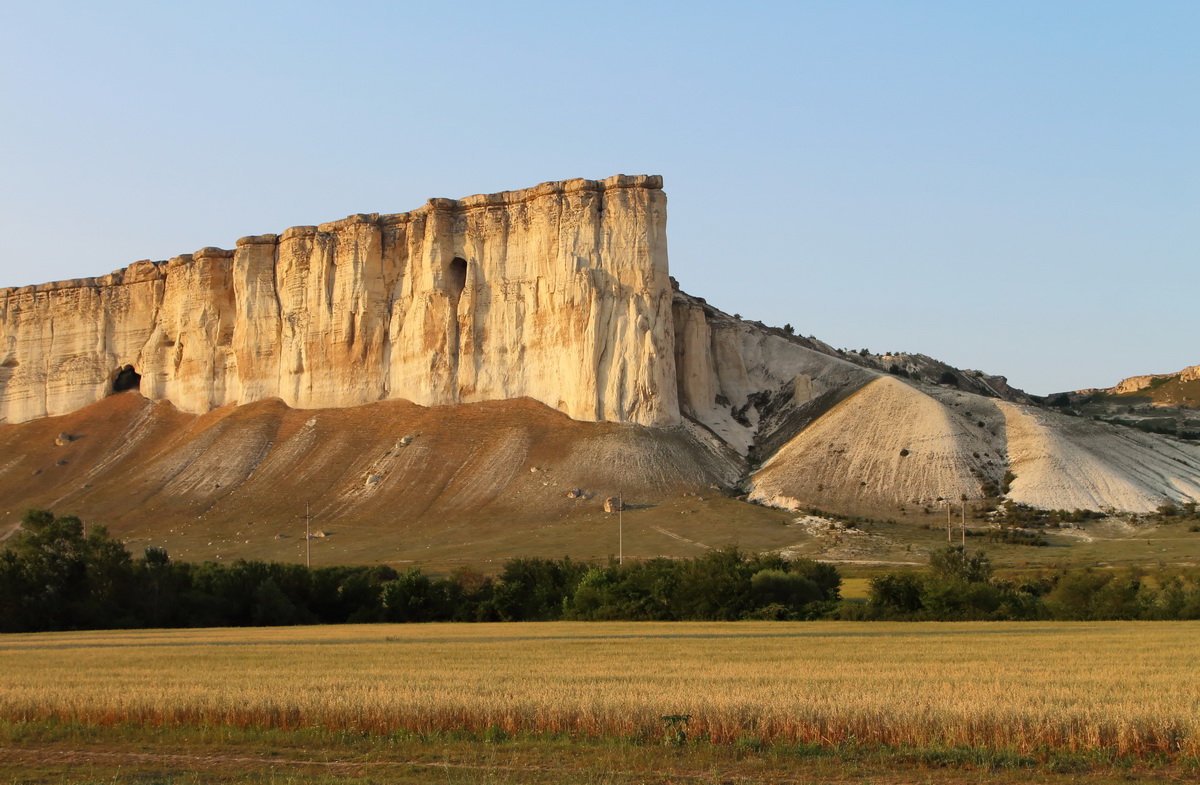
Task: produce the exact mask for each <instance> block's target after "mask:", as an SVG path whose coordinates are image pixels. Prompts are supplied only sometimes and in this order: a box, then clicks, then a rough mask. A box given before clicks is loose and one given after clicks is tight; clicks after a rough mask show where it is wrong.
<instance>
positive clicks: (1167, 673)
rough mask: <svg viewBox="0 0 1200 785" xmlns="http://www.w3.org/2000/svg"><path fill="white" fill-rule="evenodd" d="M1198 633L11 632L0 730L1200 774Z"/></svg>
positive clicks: (1197, 629) (1, 665)
mask: <svg viewBox="0 0 1200 785" xmlns="http://www.w3.org/2000/svg"><path fill="white" fill-rule="evenodd" d="M1198 634H1200V624H1194V623H1096V624H902V625H887V624H851V623H820V624H777V623H745V624H732V625H730V624H725V625H722V624H595V623H593V624H569V623H554V624H508V625H471V626H466V625H411V626H349V627H326V628H312V627H310V628H290V629H269V630H267V629H254V630H195V631H178V632H162V631H154V632H115V633H65V634H48V635H17V636H8V637H6V638H3V639H0V672H3V673H4V675H5V676H4V689H3V692H2V693H0V718H3V719H8V720H13V721H36V720H43V719H50V718H55V719H59V720H64V721H73V722H81V723H85V724H93V725H111V724H118V723H127V722H132V723H139V724H148V725H153V726H158V725H168V726H170V725H208V726H236V727H277V728H300V727H314V726H320V727H324V728H329V729H339V730H351V731H359V732H366V733H373V734H385V733H392V732H397V731H409V732H416V733H432V734H437V733H445V732H453V731H460V730H465V731H471V732H475V733H484V734H485V735H486V734H487V733H488V732H491V733H494V734H499V735H501V736H503V735H506V734H523V733H535V734H567V735H572V736H588V737H612V736H619V737H632V738H641V739H644V740H647V741H650V740H655V739H658V738H660V737H661V736H662V734H663V732H664V725H665V723H664V722H663V720H662V717H663V716H664V715H673V714H687V715H691V719H690V721H689V722H688V723H687V733H688V735H689V736H690V737H691V738H693V739H695V738H708V739H710V740H711V741H713V742H716V743H730V742H741V743H746V741H747V740H748V739H756V740H762V741H765V742H770V743H778V742H785V741H786V742H807V743H819V744H822V745H838V744H847V743H850V744H858V745H910V746H914V747H934V746H946V745H950V746H969V747H980V748H989V749H1010V750H1016V751H1022V752H1027V751H1036V750H1038V749H1042V748H1051V749H1055V750H1066V751H1076V752H1087V751H1099V750H1105V751H1111V752H1116V753H1119V754H1122V755H1133V756H1151V755H1160V754H1164V755H1167V756H1170V757H1177V756H1186V757H1195V756H1197V755H1200V677H1198V676H1197V671H1196V667H1195V666H1196V654H1195V641H1196V640H1197V638H1198Z"/></svg>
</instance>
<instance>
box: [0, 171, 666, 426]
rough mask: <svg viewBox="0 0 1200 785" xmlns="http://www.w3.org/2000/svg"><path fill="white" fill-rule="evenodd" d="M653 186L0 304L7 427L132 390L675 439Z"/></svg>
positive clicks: (203, 407)
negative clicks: (535, 422) (392, 405)
mask: <svg viewBox="0 0 1200 785" xmlns="http://www.w3.org/2000/svg"><path fill="white" fill-rule="evenodd" d="M661 186H662V182H661V178H658V177H654V176H636V177H626V176H622V175H618V176H616V177H610V178H608V179H607V180H603V181H593V180H568V181H564V182H555V183H544V184H542V185H539V186H537V187H535V188H530V189H526V190H522V191H508V192H503V193H499V194H491V195H481V196H472V197H468V198H466V199H459V200H453V199H432V200H430V201H429V203H428V204H427V205H425V206H424V207H422V208H420V209H418V210H414V211H412V212H409V213H402V214H398V215H377V214H371V215H355V216H351V217H349V218H346V219H344V220H341V221H335V222H332V223H328V224H322V225H320V226H301V227H293V228H291V229H288V230H286V231H284V232H283V233H281V234H278V235H274V234H268V235H260V236H256V237H245V238H242V239H241V240H239V241H238V242H237V248H236V250H233V251H228V250H221V249H218V248H204V249H201V250H200V251H197V252H196V253H194V254H185V255H182V256H179V257H176V258H174V259H171V260H170V261H168V262H148V261H147V262H138V263H135V264H133V265H131V266H129V267H128V268H126V269H124V270H120V271H117V272H114V273H112V274H111V275H108V276H104V277H103V278H95V279H92V278H88V279H82V280H73V281H63V282H59V283H54V284H44V285H40V286H26V287H22V288H19V289H4V290H0V336H2V338H3V343H2V344H0V418H2V420H3V421H5V422H10V423H15V422H24V421H27V420H31V419H34V418H38V417H43V416H47V415H57V414H64V413H67V412H70V411H74V410H76V409H79V408H81V407H83V406H86V405H88V404H90V403H93V402H95V401H97V400H99V399H101V398H103V397H105V396H106V395H109V394H110V393H112V392H113V391H114V389H115V387H119V386H121V385H122V384H125V385H129V384H135V385H137V386H138V388H139V389H140V391H141V393H142V394H143V395H144V396H146V397H147V398H150V399H152V400H167V401H170V402H171V403H172V404H174V405H175V406H176V407H178V408H179V409H181V410H183V411H187V412H194V413H201V412H206V411H209V410H212V409H214V408H217V407H220V406H224V405H226V404H230V403H242V404H244V403H249V402H252V401H257V400H263V399H267V398H280V399H282V400H283V402H284V403H286V404H287V405H289V406H291V407H294V408H328V407H346V406H356V405H360V404H365V403H369V402H372V401H379V400H391V399H403V400H409V401H413V402H415V403H419V404H423V405H432V404H449V403H463V402H473V401H485V400H496V399H511V398H519V397H529V398H533V399H535V400H537V401H540V402H542V403H545V404H547V405H549V406H551V407H553V408H555V409H558V410H560V411H562V412H565V413H566V414H568V415H569V416H571V417H572V418H574V419H577V420H587V421H617V422H632V423H638V424H643V425H655V426H662V425H670V424H673V423H676V422H678V421H679V407H678V403H677V400H676V395H675V384H674V380H675V366H674V352H673V329H674V328H673V316H672V311H671V298H672V293H671V286H670V282H669V278H668V273H667V246H666V235H665V223H666V197H665V196H664V194H663V192H662V189H661ZM122 371H124V374H123V375H122ZM119 377H120V378H121V379H122V380H123V381H122V382H118V378H119ZM130 380H133V381H132V382H131V381H130Z"/></svg>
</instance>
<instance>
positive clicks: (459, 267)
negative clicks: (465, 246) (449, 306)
mask: <svg viewBox="0 0 1200 785" xmlns="http://www.w3.org/2000/svg"><path fill="white" fill-rule="evenodd" d="M449 272H450V276H449V278H450V299H451V300H452V301H453V302H455V303H457V302H458V298H459V297H461V296H462V293H463V289H465V288H466V286H467V260H466V259H463V258H462V257H460V256H456V257H454V258H453V259H451V260H450V270H449Z"/></svg>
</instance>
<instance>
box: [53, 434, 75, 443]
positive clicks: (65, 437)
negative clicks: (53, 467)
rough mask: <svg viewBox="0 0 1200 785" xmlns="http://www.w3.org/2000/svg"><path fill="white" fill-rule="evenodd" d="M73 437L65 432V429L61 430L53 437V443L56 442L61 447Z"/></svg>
mask: <svg viewBox="0 0 1200 785" xmlns="http://www.w3.org/2000/svg"><path fill="white" fill-rule="evenodd" d="M74 438H75V437H74V436H72V435H71V434H69V433H67V432H66V431H63V432H62V433H60V434H59V435H58V436H55V437H54V443H55V444H57V445H58V446H59V447H62V446H64V445H67V444H70V443H71V440H72V439H74Z"/></svg>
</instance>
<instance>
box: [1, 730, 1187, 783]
mask: <svg viewBox="0 0 1200 785" xmlns="http://www.w3.org/2000/svg"><path fill="white" fill-rule="evenodd" d="M1198 774H1200V768H1198V767H1197V765H1196V764H1195V762H1191V763H1188V762H1168V761H1161V760H1160V761H1135V760H1132V759H1128V758H1120V757H1117V756H1111V755H1108V756H1105V755H1095V754H1072V753H1054V752H1050V751H1044V754H1043V755H1041V756H1038V757H1035V756H1019V755H1013V754H1011V753H988V752H986V751H981V750H968V749H924V750H910V749H889V748H873V749H869V748H862V747H850V746H842V747H834V748H821V747H814V746H811V745H774V746H767V747H751V746H748V745H714V744H708V743H706V742H695V741H692V742H688V743H687V744H686V745H683V746H678V747H677V746H670V745H660V744H637V743H634V742H632V741H629V740H616V739H592V740H580V739H569V738H563V737H548V736H540V737H516V738H513V739H507V740H505V741H483V740H481V739H479V738H468V737H466V736H464V735H462V734H448V735H441V736H429V737H417V736H413V735H409V734H396V735H391V736H371V735H363V734H350V733H345V732H327V731H320V730H315V731H314V730H293V731H284V730H278V729H268V730H261V729H252V730H239V729H232V728H193V729H184V728H149V727H145V726H119V725H118V726H109V727H103V728H101V727H88V726H80V725H63V724H59V723H54V722H41V723H20V724H5V723H0V782H5V783H22V784H24V783H56V785H67V784H74V783H89V784H90V783H101V782H103V783H122V784H123V785H161V784H162V783H172V785H193V784H194V785H200V784H201V783H205V784H207V783H218V782H220V783H225V782H229V783H272V785H283V783H291V784H293V785H366V784H367V783H372V784H374V785H381V784H382V783H391V784H393V785H403V784H406V783H428V782H435V781H436V782H445V783H464V784H465V783H490V784H491V785H496V784H497V783H525V784H531V783H537V784H541V783H545V784H546V785H549V784H550V783H554V784H555V785H585V784H587V785H590V784H593V783H594V784H596V785H599V784H601V783H603V784H604V785H624V784H625V783H628V785H635V784H636V785H647V783H713V784H714V785H715V784H716V783H722V785H725V784H729V783H740V784H741V785H750V783H773V784H776V785H777V784H778V783H843V782H844V783H856V785H862V784H863V783H866V784H867V785H870V784H871V783H875V785H900V783H905V784H906V785H911V784H912V783H946V784H947V785H949V784H950V783H973V782H978V783H984V782H986V783H993V784H995V783H1001V784H1003V783H1012V784H1013V785H1016V784H1017V783H1027V782H1029V781H1030V780H1031V777H1032V778H1034V779H1035V780H1036V781H1037V782H1039V783H1047V784H1049V785H1067V784H1068V783H1081V782H1082V783H1087V785H1116V784H1117V783H1122V784H1127V783H1130V782H1185V781H1193V780H1194V779H1195V778H1196V776H1197V775H1198Z"/></svg>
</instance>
